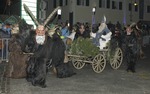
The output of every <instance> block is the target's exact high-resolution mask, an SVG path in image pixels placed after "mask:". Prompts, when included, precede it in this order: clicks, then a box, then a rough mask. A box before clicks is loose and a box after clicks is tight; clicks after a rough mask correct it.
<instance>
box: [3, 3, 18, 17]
mask: <svg viewBox="0 0 150 94" xmlns="http://www.w3.org/2000/svg"><path fill="white" fill-rule="evenodd" d="M8 1H9V0H0V15H20V12H19V11H20V5H21V3H20V2H21V0H11V4H10V6H8Z"/></svg>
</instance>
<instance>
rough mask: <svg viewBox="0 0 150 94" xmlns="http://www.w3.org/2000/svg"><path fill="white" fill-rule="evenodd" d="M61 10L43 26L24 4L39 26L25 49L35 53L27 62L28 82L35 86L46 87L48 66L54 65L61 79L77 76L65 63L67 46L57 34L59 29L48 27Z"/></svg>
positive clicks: (31, 33)
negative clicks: (49, 22)
mask: <svg viewBox="0 0 150 94" xmlns="http://www.w3.org/2000/svg"><path fill="white" fill-rule="evenodd" d="M59 8H60V7H57V8H56V9H55V10H54V11H53V12H52V13H51V14H50V15H49V16H48V18H47V19H46V20H45V22H44V23H43V24H39V23H38V21H37V20H36V19H35V17H34V16H33V14H32V13H31V11H30V10H29V8H28V7H27V6H26V5H25V4H24V9H25V11H26V12H27V13H28V14H29V15H30V17H31V18H32V20H33V21H34V22H35V24H36V25H37V29H36V32H35V31H31V32H30V34H29V36H28V37H27V38H26V39H25V42H24V47H23V50H24V51H25V52H27V53H29V52H32V53H34V54H33V55H32V56H31V57H30V59H29V61H28V62H27V64H28V65H27V81H29V82H31V83H32V85H34V86H40V87H46V84H45V81H46V73H47V66H51V65H52V67H54V68H55V69H56V74H57V77H59V78H64V77H70V76H72V75H74V74H75V73H74V72H73V71H72V69H70V68H69V66H68V63H64V58H65V44H64V42H63V41H62V39H61V38H60V36H59V34H58V32H57V30H58V29H57V28H56V27H54V28H48V26H46V24H47V23H48V21H49V20H50V19H51V17H52V16H53V15H54V14H55V13H56V12H57V10H58V9H59Z"/></svg>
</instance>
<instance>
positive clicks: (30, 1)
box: [21, 0, 37, 28]
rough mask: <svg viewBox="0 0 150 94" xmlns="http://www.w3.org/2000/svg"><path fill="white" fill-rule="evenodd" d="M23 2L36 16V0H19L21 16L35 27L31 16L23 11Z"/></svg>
mask: <svg viewBox="0 0 150 94" xmlns="http://www.w3.org/2000/svg"><path fill="white" fill-rule="evenodd" d="M23 4H26V5H27V6H28V8H29V9H30V11H31V12H32V14H33V15H34V16H35V18H37V0H22V2H21V17H22V18H24V19H25V20H26V22H27V23H28V24H31V25H34V28H35V24H34V22H33V21H32V19H31V17H30V16H29V15H28V14H27V13H26V12H25V10H24V7H23Z"/></svg>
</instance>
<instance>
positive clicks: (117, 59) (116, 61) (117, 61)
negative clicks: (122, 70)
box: [110, 48, 123, 69]
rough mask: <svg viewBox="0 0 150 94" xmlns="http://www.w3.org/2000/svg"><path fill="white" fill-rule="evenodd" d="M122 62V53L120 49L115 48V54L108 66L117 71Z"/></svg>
mask: <svg viewBox="0 0 150 94" xmlns="http://www.w3.org/2000/svg"><path fill="white" fill-rule="evenodd" d="M122 60H123V52H122V50H121V49H120V48H117V49H116V51H115V53H114V54H113V55H112V56H111V58H110V65H111V67H112V68H113V69H118V68H119V67H120V66H121V64H122Z"/></svg>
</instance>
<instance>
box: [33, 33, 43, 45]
mask: <svg viewBox="0 0 150 94" xmlns="http://www.w3.org/2000/svg"><path fill="white" fill-rule="evenodd" d="M35 38H36V42H37V44H41V45H43V44H44V42H45V35H43V36H39V35H36V37H35Z"/></svg>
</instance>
